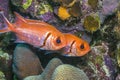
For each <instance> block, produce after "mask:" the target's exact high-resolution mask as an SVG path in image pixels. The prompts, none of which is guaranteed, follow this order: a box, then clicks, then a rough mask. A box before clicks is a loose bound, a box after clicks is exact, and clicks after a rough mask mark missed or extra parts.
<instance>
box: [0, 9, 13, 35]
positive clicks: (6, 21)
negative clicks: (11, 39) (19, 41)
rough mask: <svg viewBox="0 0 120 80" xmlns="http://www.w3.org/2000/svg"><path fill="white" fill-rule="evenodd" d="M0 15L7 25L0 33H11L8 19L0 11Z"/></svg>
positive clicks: (11, 26)
mask: <svg viewBox="0 0 120 80" xmlns="http://www.w3.org/2000/svg"><path fill="white" fill-rule="evenodd" d="M0 15H2V17H3V20H4V22H5V23H6V24H7V26H8V27H7V29H3V30H0V33H5V32H9V31H11V30H12V28H13V25H12V24H11V23H10V22H9V21H8V19H7V18H6V17H5V15H4V12H3V11H0Z"/></svg>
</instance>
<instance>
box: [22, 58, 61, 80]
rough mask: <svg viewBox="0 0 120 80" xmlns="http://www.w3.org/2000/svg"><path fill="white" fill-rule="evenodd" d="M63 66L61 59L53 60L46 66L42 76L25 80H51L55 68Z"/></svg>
mask: <svg viewBox="0 0 120 80" xmlns="http://www.w3.org/2000/svg"><path fill="white" fill-rule="evenodd" d="M61 64H62V62H61V60H60V59H58V58H53V59H52V60H51V61H50V62H49V63H48V65H47V66H46V68H45V70H44V71H43V73H41V74H40V75H35V76H29V77H26V78H25V79H24V80H50V79H51V76H52V73H53V72H54V70H55V68H56V67H58V66H59V65H61Z"/></svg>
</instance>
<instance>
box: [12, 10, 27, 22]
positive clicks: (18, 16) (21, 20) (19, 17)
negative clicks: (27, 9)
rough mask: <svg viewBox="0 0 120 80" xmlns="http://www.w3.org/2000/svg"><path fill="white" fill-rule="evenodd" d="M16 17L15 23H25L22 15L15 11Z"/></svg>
mask: <svg viewBox="0 0 120 80" xmlns="http://www.w3.org/2000/svg"><path fill="white" fill-rule="evenodd" d="M14 14H15V16H16V19H15V23H17V24H23V23H26V20H25V19H24V17H22V16H21V15H19V14H18V13H17V12H14Z"/></svg>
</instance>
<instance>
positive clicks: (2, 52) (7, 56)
mask: <svg viewBox="0 0 120 80" xmlns="http://www.w3.org/2000/svg"><path fill="white" fill-rule="evenodd" d="M0 58H3V59H5V60H9V59H10V57H9V55H8V53H6V52H4V51H2V49H1V48H0Z"/></svg>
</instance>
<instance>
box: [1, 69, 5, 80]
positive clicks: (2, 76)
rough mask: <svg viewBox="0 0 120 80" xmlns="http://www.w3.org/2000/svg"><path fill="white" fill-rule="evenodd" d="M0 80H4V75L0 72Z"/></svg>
mask: <svg viewBox="0 0 120 80" xmlns="http://www.w3.org/2000/svg"><path fill="white" fill-rule="evenodd" d="M0 80H6V78H5V75H4V73H3V72H2V71H0Z"/></svg>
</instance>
